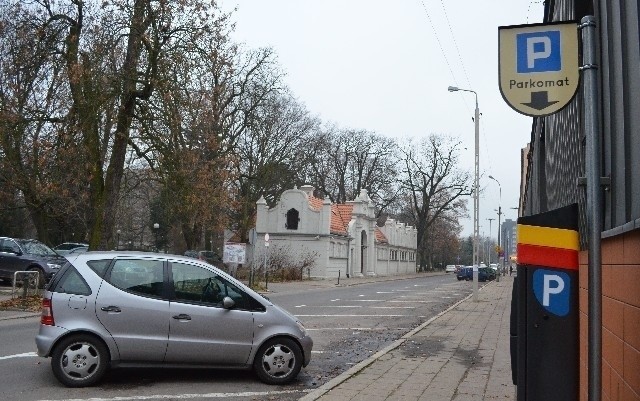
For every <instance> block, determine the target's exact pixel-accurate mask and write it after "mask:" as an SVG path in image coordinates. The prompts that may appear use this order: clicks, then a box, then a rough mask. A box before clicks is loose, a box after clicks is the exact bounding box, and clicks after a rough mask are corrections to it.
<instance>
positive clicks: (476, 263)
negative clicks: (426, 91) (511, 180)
mask: <svg viewBox="0 0 640 401" xmlns="http://www.w3.org/2000/svg"><path fill="white" fill-rule="evenodd" d="M448 91H449V92H457V91H463V92H471V93H473V94H474V95H475V97H476V110H475V118H474V119H473V122H474V123H475V142H476V143H475V145H476V146H475V174H474V180H473V300H474V301H475V302H478V267H480V260H479V252H478V251H479V249H478V248H479V246H480V244H479V242H480V238H479V231H480V184H479V182H480V108H479V107H478V94H477V93H476V91H472V90H470V89H460V88H458V87H456V86H450V87H449V88H448Z"/></svg>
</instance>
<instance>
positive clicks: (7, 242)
mask: <svg viewBox="0 0 640 401" xmlns="http://www.w3.org/2000/svg"><path fill="white" fill-rule="evenodd" d="M0 252H9V253H18V252H20V247H19V246H18V244H16V243H15V241H13V240H11V239H0Z"/></svg>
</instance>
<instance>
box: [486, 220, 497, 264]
mask: <svg viewBox="0 0 640 401" xmlns="http://www.w3.org/2000/svg"><path fill="white" fill-rule="evenodd" d="M487 220H489V246H491V222H492V221H494V220H495V219H487ZM489 266H491V252H489Z"/></svg>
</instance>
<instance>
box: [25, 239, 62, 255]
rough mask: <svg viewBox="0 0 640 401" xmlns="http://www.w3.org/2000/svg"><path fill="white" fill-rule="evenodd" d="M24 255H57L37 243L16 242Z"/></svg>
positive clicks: (40, 243)
mask: <svg viewBox="0 0 640 401" xmlns="http://www.w3.org/2000/svg"><path fill="white" fill-rule="evenodd" d="M18 242H19V243H20V246H21V247H22V249H24V251H25V253H28V254H30V255H39V256H56V255H57V253H55V252H54V250H53V249H51V248H49V247H48V246H46V245H45V244H43V243H42V242H38V241H18Z"/></svg>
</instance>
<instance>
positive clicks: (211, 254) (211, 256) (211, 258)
mask: <svg viewBox="0 0 640 401" xmlns="http://www.w3.org/2000/svg"><path fill="white" fill-rule="evenodd" d="M184 256H188V257H190V258H195V259H200V260H204V261H205V262H207V263H209V264H211V265H214V266H216V267H222V266H221V265H222V258H221V257H220V255H218V254H217V253H216V252H215V251H194V250H188V251H186V252H185V253H184Z"/></svg>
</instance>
